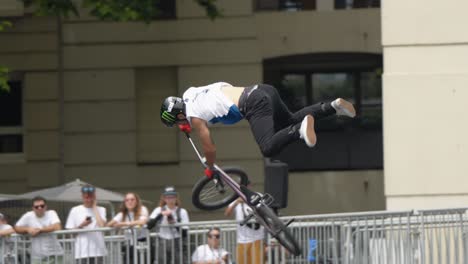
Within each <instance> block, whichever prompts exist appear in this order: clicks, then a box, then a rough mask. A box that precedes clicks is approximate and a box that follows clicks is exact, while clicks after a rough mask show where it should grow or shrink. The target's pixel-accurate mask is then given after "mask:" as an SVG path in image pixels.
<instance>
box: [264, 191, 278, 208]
mask: <svg viewBox="0 0 468 264" xmlns="http://www.w3.org/2000/svg"><path fill="white" fill-rule="evenodd" d="M274 201H275V198H273V196H271V194H269V193H265V194H263V196H262V203H263V204H265V205H267V206H270V205H271V204H273V202H274Z"/></svg>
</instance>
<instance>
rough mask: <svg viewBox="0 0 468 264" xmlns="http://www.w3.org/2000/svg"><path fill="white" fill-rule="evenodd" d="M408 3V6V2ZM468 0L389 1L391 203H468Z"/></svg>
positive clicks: (387, 168) (387, 84) (387, 106)
mask: <svg viewBox="0 0 468 264" xmlns="http://www.w3.org/2000/svg"><path fill="white" fill-rule="evenodd" d="M402 7H404V8H402ZM467 7H468V3H466V2H464V1H456V0H450V1H423V0H417V1H403V0H396V1H385V2H384V6H383V8H382V27H383V45H384V60H385V65H384V71H385V74H384V88H383V90H384V96H383V98H384V121H385V122H384V128H385V131H384V134H385V139H384V140H385V142H384V146H385V151H384V152H385V193H386V196H387V206H388V208H389V209H406V208H436V207H457V206H463V207H464V206H466V203H467V202H468V191H467V188H466V186H467V184H468V182H467V177H466V171H467V170H468V164H467V162H466V156H467V150H468V139H467V137H466V136H465V135H466V134H467V132H468V126H467V124H466V122H465V121H464V120H465V117H464V116H465V113H464V112H465V111H464V106H465V105H466V103H465V98H467V96H468V94H467V92H468V90H467V89H466V83H467V81H468V60H466V58H467V57H468V45H467V44H466V43H467V40H468V35H467V34H466V30H465V26H464V25H466V23H467V22H468V18H467V17H466V16H465V15H463V14H462V13H463V12H464V11H463V10H465V9H466V8H467Z"/></svg>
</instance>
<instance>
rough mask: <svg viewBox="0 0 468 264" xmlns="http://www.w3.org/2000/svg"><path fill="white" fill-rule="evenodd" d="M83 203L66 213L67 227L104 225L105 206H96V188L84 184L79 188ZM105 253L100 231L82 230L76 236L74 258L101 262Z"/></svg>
mask: <svg viewBox="0 0 468 264" xmlns="http://www.w3.org/2000/svg"><path fill="white" fill-rule="evenodd" d="M81 197H82V199H83V204H82V205H78V206H75V207H73V208H72V209H71V210H70V213H69V214H68V218H67V223H66V225H65V227H66V228H67V229H77V228H79V229H94V228H99V227H104V226H105V225H106V221H107V220H106V208H104V207H101V206H97V201H96V188H95V187H94V186H92V185H89V184H87V185H84V186H83V187H82V188H81ZM106 255H107V250H106V246H105V243H104V234H103V233H102V232H97V231H95V232H83V233H79V234H78V235H77V236H76V240H75V260H76V262H77V263H83V264H85V263H86V264H102V263H104V256H106Z"/></svg>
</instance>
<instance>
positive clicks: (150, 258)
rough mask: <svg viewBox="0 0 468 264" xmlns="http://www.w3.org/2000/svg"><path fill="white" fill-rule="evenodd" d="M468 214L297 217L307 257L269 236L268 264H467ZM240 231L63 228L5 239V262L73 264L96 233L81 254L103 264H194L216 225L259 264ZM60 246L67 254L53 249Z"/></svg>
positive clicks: (226, 244)
mask: <svg viewBox="0 0 468 264" xmlns="http://www.w3.org/2000/svg"><path fill="white" fill-rule="evenodd" d="M465 211H466V209H465V208H461V209H442V210H422V211H401V212H385V211H382V212H365V213H348V214H326V215H309V216H294V217H284V218H283V219H284V220H285V221H287V220H288V219H290V218H295V222H293V223H292V224H291V225H290V231H291V232H292V233H293V235H294V237H295V238H296V239H297V241H298V242H299V244H300V246H301V249H302V252H303V254H302V255H301V256H298V257H294V256H292V255H290V254H288V252H287V251H286V250H284V249H283V248H282V247H280V246H279V245H278V243H277V242H276V241H275V240H274V239H272V238H271V237H269V236H267V237H266V239H265V241H264V242H262V245H261V248H262V249H263V248H265V254H263V252H262V254H261V255H262V256H261V258H262V260H261V263H269V264H270V263H343V264H358V263H359V264H372V263H378V264H393V263H398V264H400V263H405V264H406V263H408V264H421V263H447V264H448V263H468V243H467V242H468V241H467V239H466V235H467V230H466V225H467V223H468V216H467V215H466V213H465ZM237 226H238V223H237V222H235V221H207V222H191V223H189V224H185V225H180V224H174V225H168V226H161V228H167V229H170V230H172V231H173V232H174V234H181V233H183V232H181V230H182V229H184V228H185V229H186V230H188V232H187V235H186V236H182V237H181V238H180V239H176V240H164V239H161V238H160V237H159V234H160V233H158V232H156V233H151V234H150V233H149V232H145V230H146V229H144V228H134V229H125V230H124V229H113V228H100V229H93V230H62V231H57V232H53V233H49V234H44V235H40V236H38V237H34V238H31V237H30V236H26V235H24V236H23V235H12V236H10V237H7V238H1V239H0V249H1V256H2V257H1V258H0V264H3V263H31V260H32V259H34V258H35V256H34V254H35V253H34V252H33V251H34V250H32V249H33V248H34V247H37V246H38V245H39V248H40V249H41V250H40V252H41V253H42V254H43V255H41V258H42V260H52V259H56V260H59V261H58V263H74V259H75V258H76V255H75V254H76V252H77V250H78V248H77V247H78V244H76V240H77V239H78V238H79V237H80V236H82V235H83V234H89V233H91V232H92V233H94V234H98V235H97V237H99V236H102V238H103V243H102V244H101V246H102V248H99V246H95V247H93V248H85V249H84V250H83V248H81V250H82V251H83V252H84V254H83V255H90V256H93V257H94V256H101V255H102V257H98V258H100V259H102V262H103V263H112V264H120V263H154V261H155V260H156V261H157V263H160V264H162V263H170V264H188V263H191V258H192V254H193V252H194V250H195V249H196V248H197V247H198V246H200V245H203V244H206V243H207V231H208V230H209V229H210V228H212V227H218V228H220V229H221V240H220V245H221V247H222V248H224V249H226V250H227V251H228V252H230V253H231V254H230V256H229V261H230V262H235V263H239V262H240V261H239V259H237V258H239V257H242V258H244V259H243V260H244V261H243V262H242V263H255V262H253V261H248V260H247V259H245V258H246V257H247V256H242V255H241V256H237V255H236V247H237V242H236V239H237V236H236V235H237ZM172 231H171V232H172ZM161 234H162V233H161ZM41 236H42V237H41ZM96 239H97V240H99V239H98V238H96ZM37 241H39V243H37ZM94 242H96V241H94ZM57 243H58V244H57ZM57 245H58V246H59V249H61V250H57V248H54V247H56V246H57ZM94 245H99V243H94ZM54 250H57V252H58V253H56V254H51V255H49V256H46V255H47V254H45V253H46V252H47V251H54ZM262 251H263V250H262ZM86 253H89V254H86ZM91 253H93V254H91ZM100 253H102V254H100ZM36 254H37V251H36ZM246 260H247V261H246ZM85 263H86V262H85Z"/></svg>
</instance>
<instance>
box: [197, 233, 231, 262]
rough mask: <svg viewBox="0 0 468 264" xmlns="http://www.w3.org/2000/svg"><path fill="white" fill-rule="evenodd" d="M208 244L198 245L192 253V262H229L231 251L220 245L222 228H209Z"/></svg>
mask: <svg viewBox="0 0 468 264" xmlns="http://www.w3.org/2000/svg"><path fill="white" fill-rule="evenodd" d="M207 235H208V244H205V245H201V246H198V247H197V249H196V250H195V252H193V255H192V264H228V263H230V260H229V252H227V251H226V250H225V249H224V248H221V247H220V239H221V230H220V229H219V228H217V227H213V228H211V229H210V230H208V233H207Z"/></svg>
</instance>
